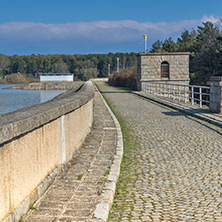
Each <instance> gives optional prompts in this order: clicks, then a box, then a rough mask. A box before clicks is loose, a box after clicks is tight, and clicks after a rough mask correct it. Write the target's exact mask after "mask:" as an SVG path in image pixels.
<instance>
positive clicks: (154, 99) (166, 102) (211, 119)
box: [131, 91, 222, 127]
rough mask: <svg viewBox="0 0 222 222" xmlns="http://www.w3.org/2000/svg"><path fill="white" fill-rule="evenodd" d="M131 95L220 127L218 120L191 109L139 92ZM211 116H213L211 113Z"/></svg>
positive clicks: (220, 123) (133, 92) (221, 123)
mask: <svg viewBox="0 0 222 222" xmlns="http://www.w3.org/2000/svg"><path fill="white" fill-rule="evenodd" d="M131 93H132V94H134V95H136V96H139V97H142V98H145V99H148V100H151V101H153V102H156V103H159V104H162V105H165V106H168V107H170V108H173V109H176V110H179V111H181V112H183V113H186V114H188V115H191V116H194V117H196V118H198V119H201V120H204V121H207V122H209V123H211V124H214V125H217V126H219V127H222V122H221V121H220V120H217V119H215V118H210V117H208V116H205V115H204V114H201V113H197V112H194V111H193V110H192V108H190V109H188V107H185V106H183V105H180V104H175V103H173V102H169V101H167V100H163V99H161V98H153V97H149V96H148V95H142V94H140V93H139V92H136V91H131ZM211 115H213V113H212V114H211Z"/></svg>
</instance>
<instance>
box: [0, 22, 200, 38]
mask: <svg viewBox="0 0 222 222" xmlns="http://www.w3.org/2000/svg"><path fill="white" fill-rule="evenodd" d="M198 23H199V21H197V20H184V21H180V22H173V23H167V22H159V23H151V22H136V21H131V20H122V21H97V22H79V23H66V24H44V23H31V22H10V23H5V24H2V25H0V37H7V38H10V39H28V40H37V39H38V40H51V39H64V40H65V39H71V38H73V39H76V38H77V39H79V38H84V39H94V40H96V39H97V40H99V41H104V42H107V41H125V40H135V39H137V38H138V37H140V36H141V34H142V33H147V34H148V36H151V37H152V36H153V37H158V36H159V37H168V36H170V35H172V34H173V33H175V32H179V31H181V30H184V29H189V28H192V27H195V26H196V25H197V24H198Z"/></svg>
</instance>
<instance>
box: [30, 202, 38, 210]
mask: <svg viewBox="0 0 222 222" xmlns="http://www.w3.org/2000/svg"><path fill="white" fill-rule="evenodd" d="M29 209H30V210H38V208H37V207H36V206H34V204H32V203H31V204H30V205H29Z"/></svg>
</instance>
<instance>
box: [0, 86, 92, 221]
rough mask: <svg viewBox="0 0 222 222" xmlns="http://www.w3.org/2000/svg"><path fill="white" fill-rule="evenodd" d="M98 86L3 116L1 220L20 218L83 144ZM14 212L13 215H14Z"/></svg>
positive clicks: (0, 122) (0, 121) (0, 119)
mask: <svg viewBox="0 0 222 222" xmlns="http://www.w3.org/2000/svg"><path fill="white" fill-rule="evenodd" d="M93 98H94V89H93V85H92V83H91V82H87V83H86V84H85V85H84V86H83V87H82V88H81V90H80V91H79V92H78V93H76V94H73V95H68V96H66V97H64V98H62V99H56V100H54V101H51V102H48V103H44V104H40V105H36V106H32V107H28V108H25V109H21V110H18V111H16V112H13V113H9V114H5V115H2V116H1V117H0V163H1V164H0V188H1V189H0V221H2V220H4V219H6V221H10V220H12V219H13V218H14V219H13V221H18V220H19V218H20V217H21V216H22V214H24V213H25V212H26V211H27V210H28V209H29V205H30V204H31V203H33V202H34V201H35V200H36V199H37V198H38V197H39V196H41V195H42V194H43V193H44V191H45V190H46V189H47V187H48V186H49V185H50V184H51V183H52V181H53V179H54V178H55V176H56V175H58V174H59V172H60V171H61V169H64V168H66V165H67V162H68V161H69V160H70V159H71V158H72V156H73V154H74V153H75V152H76V151H77V150H78V148H79V147H80V145H81V144H82V143H83V141H84V139H85V137H86V135H87V134H88V133H89V131H90V128H91V125H92V121H93ZM10 214H11V215H10Z"/></svg>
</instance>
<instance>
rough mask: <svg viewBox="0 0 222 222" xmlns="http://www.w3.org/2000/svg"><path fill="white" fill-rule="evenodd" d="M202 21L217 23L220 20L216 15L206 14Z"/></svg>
mask: <svg viewBox="0 0 222 222" xmlns="http://www.w3.org/2000/svg"><path fill="white" fill-rule="evenodd" d="M201 22H212V23H217V22H219V18H218V17H217V18H216V17H214V15H210V16H208V15H204V16H203V17H202V18H201Z"/></svg>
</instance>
